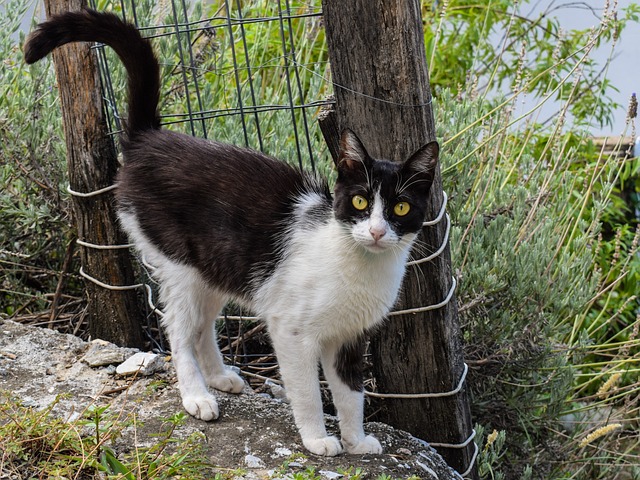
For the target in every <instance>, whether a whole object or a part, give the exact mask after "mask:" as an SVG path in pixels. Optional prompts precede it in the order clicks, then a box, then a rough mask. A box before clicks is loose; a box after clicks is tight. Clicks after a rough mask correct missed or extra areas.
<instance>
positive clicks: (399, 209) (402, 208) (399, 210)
mask: <svg viewBox="0 0 640 480" xmlns="http://www.w3.org/2000/svg"><path fill="white" fill-rule="evenodd" d="M409 210H411V207H410V206H409V204H408V203H407V202H398V203H396V206H395V207H393V213H395V214H396V215H397V216H399V217H404V216H405V215H406V214H407V213H409Z"/></svg>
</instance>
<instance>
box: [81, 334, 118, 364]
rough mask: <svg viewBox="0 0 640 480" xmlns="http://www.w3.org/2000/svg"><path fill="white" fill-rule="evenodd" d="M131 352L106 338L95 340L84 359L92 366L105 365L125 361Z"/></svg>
mask: <svg viewBox="0 0 640 480" xmlns="http://www.w3.org/2000/svg"><path fill="white" fill-rule="evenodd" d="M128 354H129V352H128V351H127V350H126V349H124V348H120V347H118V346H116V345H114V344H112V343H109V342H105V341H104V340H94V341H92V342H91V346H90V347H89V350H87V353H85V354H84V356H83V357H82V361H83V362H84V363H86V364H87V365H89V366H90V367H104V366H106V365H117V364H119V363H122V362H124V360H125V359H126V358H127V355H128Z"/></svg>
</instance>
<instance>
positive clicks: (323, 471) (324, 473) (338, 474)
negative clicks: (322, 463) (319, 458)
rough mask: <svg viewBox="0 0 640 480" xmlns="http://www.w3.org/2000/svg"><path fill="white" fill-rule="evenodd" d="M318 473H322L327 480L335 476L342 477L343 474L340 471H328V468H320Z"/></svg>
mask: <svg viewBox="0 0 640 480" xmlns="http://www.w3.org/2000/svg"><path fill="white" fill-rule="evenodd" d="M318 473H319V474H320V475H322V477H323V478H328V479H329V480H335V479H336V478H342V477H344V475H342V474H340V473H336V472H330V471H328V470H320V471H319V472H318Z"/></svg>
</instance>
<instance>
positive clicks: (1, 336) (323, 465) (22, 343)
mask: <svg viewBox="0 0 640 480" xmlns="http://www.w3.org/2000/svg"><path fill="white" fill-rule="evenodd" d="M96 350H99V351H100V352H101V353H103V354H104V353H107V354H108V355H112V356H114V360H113V361H114V362H117V361H118V360H119V358H118V357H123V358H124V357H129V356H130V355H132V354H133V353H134V352H135V351H134V350H131V349H120V348H118V347H115V346H114V345H111V344H106V342H95V343H87V342H84V341H82V340H81V339H79V338H77V337H74V336H71V335H65V334H60V333H57V332H54V331H52V330H48V329H42V328H37V327H28V326H25V325H21V324H18V323H15V322H12V321H9V320H0V392H5V393H7V392H8V393H10V394H11V395H12V396H13V397H16V398H18V399H19V400H20V401H21V402H22V403H24V404H27V405H31V406H34V407H38V408H45V407H46V406H47V405H50V404H51V402H54V401H55V400H56V399H57V398H58V397H59V396H60V394H64V397H63V398H62V399H61V400H59V403H58V404H57V405H56V407H55V409H54V412H55V413H56V414H57V415H59V416H60V417H61V418H64V419H65V420H68V419H73V418H76V417H77V416H78V414H79V413H78V412H83V411H85V409H86V408H87V407H88V406H90V405H103V404H110V405H111V407H110V408H111V409H117V411H118V412H121V413H122V415H123V418H124V417H127V418H132V416H133V415H134V414H135V418H136V427H135V428H132V427H130V428H127V429H125V430H124V435H123V437H122V438H121V439H119V440H118V442H117V444H116V445H115V450H116V451H124V450H127V449H131V448H132V447H133V446H141V445H142V446H144V445H145V444H149V442H154V441H157V440H154V438H155V437H154V435H156V434H157V433H158V432H160V431H162V430H163V428H166V422H165V421H164V420H163V419H166V418H169V417H171V416H173V415H175V414H176V413H178V412H181V411H182V406H181V402H180V398H179V394H178V391H177V386H176V383H175V375H174V372H173V368H172V365H171V363H170V361H168V362H167V361H165V359H164V358H162V359H160V362H159V364H158V367H159V368H158V370H157V371H156V372H155V373H153V374H151V375H149V376H141V375H135V376H119V375H117V374H116V373H115V368H114V366H113V365H111V366H100V367H91V366H89V365H88V364H87V362H89V363H92V362H93V360H92V358H94V357H93V356H94V354H95V353H96ZM167 360H168V359H167ZM107 361H108V360H107ZM98 363H100V362H98ZM217 397H218V400H219V404H220V414H221V415H220V419H218V420H217V421H214V422H208V423H207V422H203V421H200V420H196V419H194V418H191V417H189V418H187V420H186V421H185V422H184V423H183V424H181V425H180V426H179V427H178V429H177V430H176V432H175V435H176V436H177V437H180V438H186V437H187V436H189V435H190V434H192V433H194V432H201V433H202V434H203V435H202V437H203V439H205V441H206V446H205V449H206V451H207V454H208V456H209V458H210V460H211V461H212V462H213V463H214V464H215V465H218V466H220V467H221V469H227V470H228V471H236V470H237V471H238V473H237V476H236V477H235V478H245V479H263V478H264V479H267V478H273V477H274V476H277V475H278V474H277V473H274V472H284V473H285V474H286V473H289V474H292V472H295V470H296V469H304V468H306V467H308V466H313V467H315V469H316V471H317V472H318V471H321V472H322V477H323V478H340V475H338V473H339V472H341V471H343V470H344V469H348V468H349V467H354V468H357V467H359V468H361V469H362V470H363V472H364V475H363V476H361V477H360V478H373V479H375V478H378V476H380V475H382V474H386V475H389V476H391V477H393V478H409V477H411V476H416V477H418V478H424V479H429V480H430V479H439V480H449V479H458V478H460V476H459V475H457V474H456V473H455V472H454V471H453V470H451V469H450V468H449V467H447V466H446V464H445V462H444V461H443V460H442V458H441V457H440V456H439V455H438V454H437V453H436V452H435V451H434V450H433V449H431V448H430V447H429V446H428V445H427V444H426V443H424V442H421V441H419V440H417V439H415V438H413V437H412V436H411V435H409V434H407V433H405V432H402V431H398V430H395V429H393V428H391V427H389V426H388V425H384V424H379V423H369V424H367V425H366V426H365V428H366V430H367V431H368V432H369V433H373V434H375V435H376V436H377V438H378V439H379V440H380V441H381V443H382V445H383V447H384V452H385V453H384V454H382V455H364V456H362V455H358V456H356V455H340V456H338V457H333V458H325V457H318V456H314V455H311V454H309V453H308V452H306V451H305V450H304V448H303V447H302V444H301V442H300V438H299V436H298V433H297V431H296V429H295V427H294V424H293V418H292V415H291V411H290V408H289V406H288V405H287V404H286V403H283V402H281V401H279V400H276V399H274V398H271V397H268V396H266V395H259V394H255V393H253V392H252V391H251V390H250V389H249V388H247V389H245V392H243V393H241V394H240V395H230V394H223V393H217ZM0 398H2V397H0ZM4 398H6V396H5V397H4ZM0 413H1V410H0ZM4 421H6V419H3V418H1V417H0V424H1V423H2V422H4ZM327 422H328V425H329V429H330V430H331V431H333V432H335V431H336V426H337V423H336V419H335V418H333V417H327ZM300 454H301V455H300ZM292 459H294V461H293V462H292V461H291V460H292ZM285 464H286V465H287V467H286V468H285V469H284V470H283V465H285ZM281 474H282V473H281ZM0 478H6V477H3V476H2V472H0ZM278 478H280V477H278ZM285 478H286V477H285ZM288 478H291V477H288Z"/></svg>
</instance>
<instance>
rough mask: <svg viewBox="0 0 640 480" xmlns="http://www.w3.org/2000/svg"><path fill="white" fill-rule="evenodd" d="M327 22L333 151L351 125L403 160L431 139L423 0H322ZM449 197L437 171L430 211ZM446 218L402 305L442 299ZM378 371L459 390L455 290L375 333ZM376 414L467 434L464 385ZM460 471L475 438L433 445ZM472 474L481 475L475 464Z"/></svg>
mask: <svg viewBox="0 0 640 480" xmlns="http://www.w3.org/2000/svg"><path fill="white" fill-rule="evenodd" d="M322 4H323V10H324V19H325V28H326V33H327V43H328V47H329V58H330V60H331V71H332V74H333V82H334V84H335V87H334V92H335V97H336V106H335V116H334V117H332V116H331V115H328V117H327V118H325V119H324V120H323V121H322V130H323V133H325V136H326V137H327V143H328V144H329V146H330V147H331V146H333V147H334V148H330V150H331V151H332V153H333V152H335V145H336V136H337V135H338V134H339V132H340V130H341V129H342V128H343V127H349V128H351V129H352V130H353V131H354V132H356V134H357V135H358V136H359V137H360V138H361V139H362V141H363V142H364V144H365V146H366V148H367V150H368V151H369V153H370V154H371V155H373V156H374V157H377V158H386V159H389V160H393V161H397V162H400V161H404V160H406V159H407V158H408V157H409V156H410V155H411V154H412V153H413V152H414V151H415V150H416V149H417V148H418V147H420V146H422V145H423V144H425V143H427V142H429V141H431V140H434V139H435V128H434V119H433V112H432V107H431V91H430V86H429V78H428V68H427V62H426V55H425V49H424V37H423V30H422V19H421V13H420V2H419V1H418V0H375V1H371V0H354V1H350V2H343V1H339V0H323V2H322ZM442 204H443V192H442V181H441V176H440V172H439V169H438V172H437V174H436V178H435V181H434V184H433V187H432V190H431V201H430V207H429V213H428V216H427V219H434V218H436V217H437V216H438V213H439V211H440V209H441V206H442ZM446 230H447V222H446V218H443V220H442V221H440V222H439V223H438V224H436V225H434V226H429V227H425V228H424V229H423V232H422V236H421V239H420V241H421V242H422V248H421V249H420V250H421V251H422V252H425V251H426V252H427V253H431V252H435V251H436V250H437V249H438V248H439V247H440V246H441V245H442V244H443V242H445V243H446V248H445V249H444V251H443V252H442V254H441V255H439V256H437V257H436V258H434V259H433V260H432V261H429V262H426V263H423V264H420V265H415V266H412V267H410V268H409V269H408V274H407V278H406V279H405V284H404V288H403V294H402V298H401V302H400V305H399V306H398V309H408V308H416V307H423V306H429V305H436V304H439V303H441V302H442V301H443V300H444V299H445V298H446V297H447V295H448V294H449V292H450V289H451V287H452V269H451V258H450V253H449V246H448V243H447V242H446V241H445V239H446ZM371 352H372V355H373V364H374V378H375V382H376V387H377V390H378V391H379V392H381V393H400V394H408V393H412V394H414V393H417V394H423V393H438V392H449V391H452V390H455V389H456V387H457V386H458V384H459V383H460V379H461V378H462V375H463V371H464V360H463V350H462V339H461V333H460V328H459V324H458V315H457V306H456V302H455V296H454V297H453V298H452V299H451V301H450V302H449V303H447V304H446V305H445V306H443V307H441V308H437V309H434V310H431V311H425V312H421V313H416V314H411V315H402V316H394V317H391V318H390V319H388V320H387V321H386V323H385V326H384V327H383V328H382V329H381V330H380V331H379V332H378V333H377V334H376V335H375V336H374V337H373V338H372V339H371ZM376 407H377V408H379V413H378V414H377V419H379V420H381V421H384V422H387V423H389V424H391V425H393V426H395V427H398V428H402V429H404V430H407V431H409V432H411V433H412V434H414V435H415V436H417V437H419V438H422V439H424V440H426V441H428V442H430V443H433V444H449V445H460V444H463V443H465V441H466V440H468V439H469V438H470V435H471V432H472V422H471V414H470V409H469V401H468V395H467V391H466V389H464V388H463V389H462V391H460V392H459V393H457V394H455V395H451V396H446V397H441V398H419V399H406V398H405V399H391V398H386V399H383V400H380V401H379V402H377V403H376ZM436 448H437V450H438V452H439V453H440V454H441V455H442V456H443V457H444V458H445V460H446V461H447V462H448V463H449V464H450V465H451V466H452V467H453V468H455V469H456V470H458V471H459V472H464V471H466V470H467V469H468V468H469V466H470V465H471V463H472V461H473V457H474V451H475V445H474V444H473V442H470V443H469V445H468V446H467V447H462V448H450V447H444V446H442V445H441V446H437V447H436ZM469 476H470V477H471V478H477V472H476V470H475V468H472V469H471V471H470V473H469Z"/></svg>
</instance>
